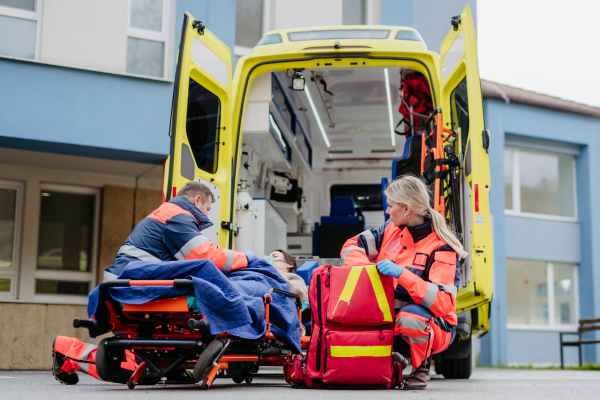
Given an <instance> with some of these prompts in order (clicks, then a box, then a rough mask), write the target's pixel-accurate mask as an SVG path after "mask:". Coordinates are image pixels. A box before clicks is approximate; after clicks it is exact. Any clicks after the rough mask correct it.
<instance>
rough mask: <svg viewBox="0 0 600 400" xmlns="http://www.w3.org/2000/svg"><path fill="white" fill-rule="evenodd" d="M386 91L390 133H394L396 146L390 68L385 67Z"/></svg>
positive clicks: (393, 137) (394, 137) (393, 143)
mask: <svg viewBox="0 0 600 400" xmlns="http://www.w3.org/2000/svg"><path fill="white" fill-rule="evenodd" d="M383 71H384V73H385V92H386V93H387V103H388V114H389V118H390V134H391V135H392V146H394V147H395V146H396V133H395V132H394V115H393V114H392V96H391V95H390V77H389V75H388V69H387V68H385V69H384V70H383Z"/></svg>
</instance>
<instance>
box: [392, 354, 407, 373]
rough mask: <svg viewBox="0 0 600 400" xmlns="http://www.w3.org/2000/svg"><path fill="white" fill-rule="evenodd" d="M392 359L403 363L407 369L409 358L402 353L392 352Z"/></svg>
mask: <svg viewBox="0 0 600 400" xmlns="http://www.w3.org/2000/svg"><path fill="white" fill-rule="evenodd" d="M392 360H394V361H395V362H397V363H398V364H400V365H402V369H406V367H408V360H407V359H406V358H404V356H403V355H402V354H400V353H396V352H394V353H392Z"/></svg>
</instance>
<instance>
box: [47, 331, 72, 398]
mask: <svg viewBox="0 0 600 400" xmlns="http://www.w3.org/2000/svg"><path fill="white" fill-rule="evenodd" d="M55 343H56V338H55V339H54V342H52V376H54V379H56V380H57V381H59V382H60V383H62V384H63V385H67V386H73V385H76V383H67V382H63V381H61V380H60V379H58V377H57V376H56V371H55V370H54V366H55V365H56V350H54V344H55Z"/></svg>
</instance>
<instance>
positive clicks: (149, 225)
mask: <svg viewBox="0 0 600 400" xmlns="http://www.w3.org/2000/svg"><path fill="white" fill-rule="evenodd" d="M212 225H213V224H212V222H210V220H209V219H208V217H206V215H204V214H203V213H202V212H200V210H198V208H197V207H196V206H194V205H193V204H192V203H191V202H190V201H189V200H188V199H186V198H185V197H182V196H177V197H174V198H172V199H171V200H170V201H169V202H167V203H163V204H162V205H161V206H160V207H158V208H157V209H156V210H154V211H153V212H152V213H150V215H148V216H147V217H146V218H144V219H143V220H142V221H141V222H140V223H139V224H138V225H137V226H136V227H135V228H134V229H133V231H132V232H131V235H129V237H128V238H127V240H126V241H125V243H124V244H123V246H121V248H120V249H119V253H118V254H117V256H116V257H115V260H114V261H113V263H112V265H111V266H110V267H108V268H107V269H106V270H105V271H104V280H105V281H108V280H113V279H116V278H117V277H118V276H119V275H120V274H121V272H123V270H124V269H125V267H126V266H127V264H129V263H130V262H131V261H140V260H141V261H174V260H191V259H209V260H212V261H213V262H214V263H215V265H216V266H217V267H218V268H219V269H220V270H221V271H223V272H224V273H227V272H229V271H232V270H236V269H242V268H245V267H246V266H247V265H248V259H247V258H246V256H245V255H244V254H242V253H239V252H237V251H233V250H226V249H223V248H221V247H219V246H217V245H216V244H214V243H212V242H211V241H210V240H209V239H208V238H207V237H206V236H204V235H202V234H201V233H200V232H201V231H202V230H204V229H206V228H209V227H211V226H212Z"/></svg>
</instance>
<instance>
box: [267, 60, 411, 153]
mask: <svg viewBox="0 0 600 400" xmlns="http://www.w3.org/2000/svg"><path fill="white" fill-rule="evenodd" d="M313 74H314V75H313ZM388 74H389V80H390V97H391V101H392V116H393V119H394V121H393V124H394V125H393V126H394V127H395V126H396V124H397V123H398V121H399V120H400V114H399V113H398V107H399V105H400V103H399V101H400V100H399V85H400V69H399V68H398V67H390V68H388ZM291 75H292V71H289V72H287V75H286V72H278V73H277V76H278V78H279V80H280V82H281V83H282V86H284V90H285V91H286V93H287V95H288V97H289V98H290V100H291V102H292V106H293V107H294V110H295V112H296V115H297V116H298V118H299V120H300V122H301V123H302V125H303V126H304V128H305V130H306V131H307V133H308V134H309V135H310V137H311V139H312V142H313V144H314V145H315V146H319V147H321V146H325V141H324V139H323V138H322V135H321V132H320V131H319V127H318V125H317V122H316V120H315V117H314V114H313V112H312V110H311V106H310V103H309V101H308V99H307V97H306V93H305V92H303V91H293V90H291V89H290V87H291V83H292V80H291V78H290V76H291ZM303 75H304V78H305V80H306V85H307V86H308V90H309V92H310V94H311V97H312V99H313V102H314V104H315V107H316V108H317V112H318V114H319V117H320V119H321V123H322V124H323V127H324V128H325V131H326V133H327V137H328V138H329V141H330V142H331V148H330V150H332V149H345V148H352V147H356V146H365V144H369V145H370V147H372V148H386V147H387V148H392V139H391V133H390V118H389V112H388V97H387V92H386V87H385V75H384V68H379V67H377V68H376V67H372V68H371V67H364V68H339V69H333V68H329V69H315V70H307V71H304V72H303ZM313 76H315V77H321V78H322V80H323V81H325V82H326V84H327V90H328V91H329V92H331V93H332V94H333V95H331V94H329V93H326V92H325V90H324V87H323V85H322V84H318V86H319V87H318V89H317V83H316V82H315V81H313V80H312V77H313ZM319 90H320V92H321V95H322V96H323V100H324V101H325V104H324V102H323V100H322V99H321V96H320V95H319ZM325 107H328V108H329V115H330V116H331V121H332V122H333V125H332V123H331V121H330V118H329V116H328V114H327V111H326V109H325ZM403 142H404V140H403V139H402V138H401V137H400V136H398V135H396V148H398V147H399V145H401V144H402V143H403Z"/></svg>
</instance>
